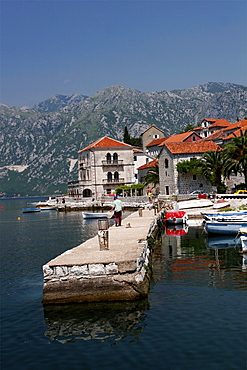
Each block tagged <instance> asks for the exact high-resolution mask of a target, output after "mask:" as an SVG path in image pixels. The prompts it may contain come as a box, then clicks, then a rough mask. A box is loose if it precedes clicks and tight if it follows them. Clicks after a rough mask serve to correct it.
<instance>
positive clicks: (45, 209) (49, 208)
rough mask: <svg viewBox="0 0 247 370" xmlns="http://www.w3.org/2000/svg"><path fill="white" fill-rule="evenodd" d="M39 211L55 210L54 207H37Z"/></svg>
mask: <svg viewBox="0 0 247 370" xmlns="http://www.w3.org/2000/svg"><path fill="white" fill-rule="evenodd" d="M39 208H40V210H41V211H52V210H54V209H57V207H56V206H46V207H39Z"/></svg>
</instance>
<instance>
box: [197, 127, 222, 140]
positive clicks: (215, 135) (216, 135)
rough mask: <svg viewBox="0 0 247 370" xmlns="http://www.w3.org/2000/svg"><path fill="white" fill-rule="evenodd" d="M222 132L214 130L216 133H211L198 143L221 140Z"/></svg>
mask: <svg viewBox="0 0 247 370" xmlns="http://www.w3.org/2000/svg"><path fill="white" fill-rule="evenodd" d="M223 130H224V129H221V130H216V131H215V132H213V133H212V134H211V135H209V136H207V137H204V138H203V139H201V140H200V142H202V141H211V140H217V139H223V138H224V133H223Z"/></svg>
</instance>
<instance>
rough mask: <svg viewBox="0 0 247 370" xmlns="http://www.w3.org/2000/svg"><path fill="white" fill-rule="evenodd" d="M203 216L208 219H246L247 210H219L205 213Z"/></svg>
mask: <svg viewBox="0 0 247 370" xmlns="http://www.w3.org/2000/svg"><path fill="white" fill-rule="evenodd" d="M201 215H202V217H203V218H204V219H205V220H208V221H224V220H225V221H231V220H236V221H245V218H246V219H247V211H244V212H217V213H203V212H201Z"/></svg>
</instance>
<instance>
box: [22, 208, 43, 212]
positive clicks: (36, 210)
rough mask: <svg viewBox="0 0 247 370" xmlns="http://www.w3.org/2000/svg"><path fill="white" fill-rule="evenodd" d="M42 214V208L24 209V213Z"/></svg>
mask: <svg viewBox="0 0 247 370" xmlns="http://www.w3.org/2000/svg"><path fill="white" fill-rule="evenodd" d="M32 212H40V208H22V213H32Z"/></svg>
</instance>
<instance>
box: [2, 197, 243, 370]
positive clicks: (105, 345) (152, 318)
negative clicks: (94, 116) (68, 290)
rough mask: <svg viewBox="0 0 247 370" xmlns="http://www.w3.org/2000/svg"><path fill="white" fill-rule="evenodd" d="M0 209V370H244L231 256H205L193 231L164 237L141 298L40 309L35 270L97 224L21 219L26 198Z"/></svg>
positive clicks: (37, 216) (44, 215) (236, 259)
mask: <svg viewBox="0 0 247 370" xmlns="http://www.w3.org/2000/svg"><path fill="white" fill-rule="evenodd" d="M29 201H31V200H30V199H29ZM0 206H1V207H4V209H0V221H1V226H0V227H1V229H0V231H1V239H0V240H1V369H3V370H7V369H25V370H26V369H42V370H43V369H46V370H50V369H54V368H56V369H58V370H60V369H61V370H63V369H119V370H121V369H126V370H127V369H150V368H155V369H158V370H160V369H167V370H168V369H169V370H177V369H179V370H180V369H190V370H191V369H214V370H215V369H217V370H218V369H222V370H223V369H224V370H226V369H239V370H240V369H244V368H246V348H247V346H246V344H247V343H246V331H247V328H246V303H247V301H246V287H247V283H246V276H247V270H246V264H245V260H244V257H243V255H242V254H241V253H240V251H239V249H238V248H234V247H232V248H221V247H220V243H219V248H216V247H215V244H214V247H213V248H211V247H210V244H209V243H208V240H207V238H206V236H205V234H204V232H203V229H202V228H200V227H197V228H195V227H190V228H189V230H188V233H187V234H186V235H182V236H176V235H167V234H169V233H168V232H166V231H165V230H164V231H163V232H162V233H161V235H160V237H159V240H157V243H156V245H155V247H154V251H153V265H152V268H153V274H152V281H151V289H150V293H149V296H148V298H147V299H144V300H140V301H137V302H114V303H86V304H70V305H48V306H43V305H42V287H43V276H42V266H43V265H44V264H45V263H46V262H48V261H49V260H51V259H52V258H54V257H56V256H57V255H59V254H61V253H63V252H64V251H66V250H68V249H70V248H73V247H75V246H77V245H79V244H80V243H82V242H83V241H85V240H87V239H88V238H91V237H93V236H94V235H96V233H97V220H83V219H82V215H81V212H78V211H77V212H76V211H74V212H67V213H64V212H56V211H44V212H43V211H42V212H38V213H27V214H22V212H21V208H22V207H27V200H26V199H21V200H1V201H0ZM119 233H120V234H121V228H119ZM173 234H174V233H173Z"/></svg>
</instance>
